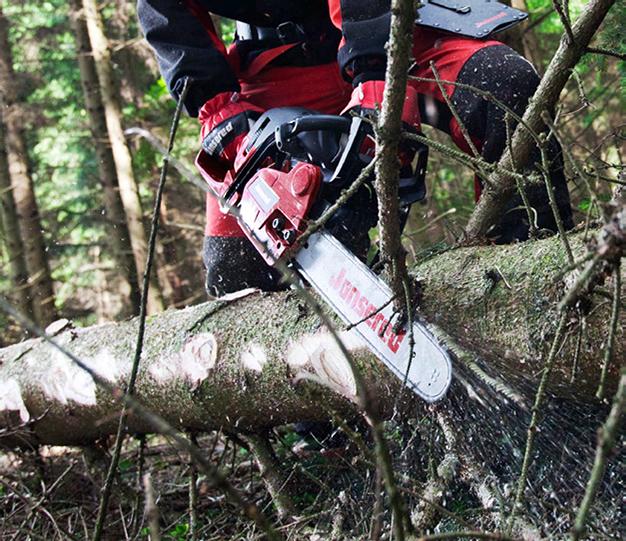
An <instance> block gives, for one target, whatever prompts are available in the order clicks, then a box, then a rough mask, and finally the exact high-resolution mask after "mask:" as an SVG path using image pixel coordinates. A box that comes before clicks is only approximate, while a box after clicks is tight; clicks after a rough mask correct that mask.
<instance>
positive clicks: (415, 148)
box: [342, 80, 428, 204]
mask: <svg viewBox="0 0 626 541" xmlns="http://www.w3.org/2000/svg"><path fill="white" fill-rule="evenodd" d="M384 90H385V82H384V81H380V80H368V81H364V82H362V83H359V84H358V86H356V87H355V88H354V90H353V91H352V97H351V99H350V102H349V103H348V105H347V106H346V107H345V109H344V110H343V111H342V114H350V113H354V114H357V115H360V116H364V117H370V118H372V117H375V116H376V111H380V109H381V108H382V103H383V93H384ZM402 124H403V129H404V131H407V132H410V133H414V134H419V133H421V123H420V112H419V102H418V94H417V91H416V90H415V89H414V88H413V87H412V86H410V85H409V86H407V89H406V94H405V98H404V107H403V110H402ZM371 146H372V148H369V149H361V154H362V155H363V154H368V155H371V156H372V157H373V156H374V144H373V141H372V142H371ZM416 156H419V157H418V159H417V160H416V159H415V158H416ZM427 157H428V149H427V148H426V147H425V146H424V145H422V144H421V143H417V142H415V141H411V140H408V139H401V140H400V144H399V146H398V159H399V161H400V167H401V169H400V186H399V188H400V193H399V195H400V200H401V203H402V204H411V203H413V202H415V201H419V200H421V199H423V198H424V196H425V195H426V191H425V184H424V175H425V172H426V160H427Z"/></svg>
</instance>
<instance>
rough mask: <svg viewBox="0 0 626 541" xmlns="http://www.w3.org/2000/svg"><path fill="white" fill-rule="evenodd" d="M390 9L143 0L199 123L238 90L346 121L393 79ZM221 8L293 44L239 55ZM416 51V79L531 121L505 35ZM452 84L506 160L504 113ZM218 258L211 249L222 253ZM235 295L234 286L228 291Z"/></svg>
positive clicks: (160, 49) (557, 176) (447, 116)
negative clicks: (226, 41) (367, 87)
mask: <svg viewBox="0 0 626 541" xmlns="http://www.w3.org/2000/svg"><path fill="white" fill-rule="evenodd" d="M389 5H390V2H389V0H328V1H326V0H310V1H306V0H302V1H300V2H293V1H291V0H282V1H281V0H257V1H250V0H246V1H233V0H228V1H224V0H184V1H178V0H139V2H138V13H139V19H140V23H141V25H142V27H143V29H144V32H145V35H146V38H147V40H148V42H149V43H150V44H151V45H152V46H153V48H154V49H155V51H156V53H157V57H158V60H159V65H160V67H161V71H162V73H163V76H164V78H165V80H166V83H167V85H168V88H169V89H170V91H171V92H172V94H173V95H174V96H175V97H178V93H179V91H180V89H181V86H182V81H183V80H184V78H185V77H187V76H188V77H191V78H192V80H193V82H192V86H191V91H190V93H189V95H188V98H187V100H186V102H185V106H186V109H187V111H188V112H189V114H191V115H192V116H195V115H197V114H198V111H199V110H200V109H201V107H202V105H203V104H204V103H205V102H206V101H207V100H210V99H211V98H213V97H214V96H215V95H217V94H219V93H221V92H226V91H236V92H239V93H240V96H241V97H242V99H243V100H245V101H246V102H250V103H252V104H254V106H256V107H258V108H261V109H269V108H272V107H278V106H301V107H307V108H310V109H314V110H318V111H320V112H324V113H330V114H339V113H340V111H342V109H343V108H344V107H345V106H346V104H347V103H348V101H349V99H350V93H351V91H352V85H351V83H354V84H358V83H360V82H362V81H365V80H368V79H383V78H384V69H385V59H386V52H385V43H386V41H387V39H388V36H389V25H390V13H389ZM209 11H210V12H212V13H215V14H217V15H221V16H224V17H228V18H232V19H236V20H239V21H244V22H246V23H250V24H252V25H258V26H261V27H269V28H271V29H279V30H281V32H280V34H281V36H282V37H281V38H277V37H276V35H275V33H272V32H269V35H270V36H272V37H271V38H270V39H267V40H263V39H261V40H236V41H235V43H234V44H233V45H232V46H231V47H230V48H229V49H228V50H227V49H226V48H225V47H224V45H223V44H222V42H221V40H220V39H219V38H218V36H217V34H216V32H215V29H214V28H213V24H212V22H211V18H210V16H209V14H208V12H209ZM303 35H304V36H306V37H304V38H303ZM294 36H295V37H294ZM413 55H414V58H415V66H416V67H415V68H414V69H413V71H412V75H416V76H419V77H424V78H431V79H432V78H433V72H432V68H431V63H433V64H434V65H435V66H436V69H437V71H438V73H439V76H440V77H441V79H442V80H447V81H455V82H459V83H464V84H466V85H471V86H474V87H478V88H481V89H483V90H486V91H488V92H490V93H492V94H493V95H494V96H495V97H496V98H498V99H499V100H500V101H501V102H503V103H505V104H506V105H507V106H508V107H509V108H511V109H512V110H513V111H515V112H516V113H518V114H519V115H520V116H521V115H522V114H523V111H524V109H525V107H526V105H527V103H528V100H529V98H530V97H531V96H532V94H533V92H534V90H535V88H536V86H537V84H538V82H539V77H538V76H537V73H536V71H535V70H534V68H533V67H532V66H531V65H530V63H528V62H527V61H526V60H525V59H524V58H522V57H521V56H520V55H518V54H517V53H516V52H515V51H513V50H512V49H510V48H509V47H507V46H505V45H503V44H502V43H500V42H498V41H494V40H489V39H487V40H477V39H471V38H466V37H461V36H458V35H452V34H445V33H442V32H437V31H434V30H430V29H425V28H420V27H416V30H415V35H414V46H413ZM410 84H411V85H412V86H413V87H414V88H415V90H416V91H417V93H418V95H419V101H420V111H421V117H422V121H423V122H424V123H426V124H429V125H433V126H435V127H437V128H438V129H442V130H443V131H445V132H447V133H449V134H450V135H451V137H452V139H453V141H454V142H455V143H456V144H457V146H459V147H460V148H461V149H462V150H464V151H466V152H468V151H469V148H468V145H467V143H466V141H465V139H464V138H463V136H462V134H461V131H460V129H459V126H458V125H457V122H456V120H455V119H454V117H453V115H452V114H451V112H450V110H449V109H448V107H447V105H446V103H445V100H444V99H443V96H442V95H441V91H440V89H439V87H438V85H437V84H436V83H435V82H416V81H411V82H410ZM444 88H445V91H446V93H447V94H448V96H449V97H450V98H451V100H452V103H453V104H454V106H455V108H456V110H457V112H458V113H459V116H460V117H461V119H462V121H463V123H464V124H465V125H466V126H467V128H468V131H469V133H470V136H471V138H472V140H473V142H474V143H475V145H476V147H477V148H478V149H479V151H480V152H481V153H482V155H483V157H485V159H487V160H488V161H496V160H497V159H498V158H499V156H500V155H501V153H502V152H503V150H504V145H505V143H506V127H505V124H504V113H503V112H502V111H501V110H500V109H498V108H497V107H496V106H494V105H493V103H492V102H488V101H485V100H484V99H482V97H481V96H479V95H477V94H476V93H474V92H472V91H471V90H467V89H462V88H460V87H456V86H454V85H446V86H445V87H444ZM550 157H551V159H552V164H551V171H550V173H551V177H552V182H553V184H554V186H555V189H556V193H557V200H558V202H559V206H560V209H561V214H562V217H563V220H564V223H565V225H566V226H571V225H572V218H571V209H570V205H569V194H568V190H567V185H566V181H565V178H564V176H563V170H562V163H561V158H560V149H558V147H557V146H556V144H555V147H554V148H553V149H552V152H551V153H550ZM537 161H539V160H538V159H537ZM478 188H479V187H477V193H479V189H478ZM530 192H531V193H529V197H530V199H531V202H532V203H533V206H534V207H535V208H536V211H537V222H538V225H539V227H540V228H547V229H551V230H553V231H554V230H555V229H556V227H555V223H554V219H553V216H552V212H551V211H550V208H549V205H548V198H547V194H546V193H545V190H544V189H543V188H534V189H532V190H530ZM520 203H521V201H520V200H519V197H514V198H513V199H512V200H511V202H510V205H509V211H508V212H507V213H506V214H505V215H504V216H503V217H502V220H501V222H500V224H499V225H498V226H497V227H496V228H495V229H494V231H493V232H492V233H493V237H494V238H496V239H497V241H498V242H510V241H512V240H515V239H521V240H523V239H525V238H527V235H528V223H527V218H526V212H525V210H523V209H519V208H517V207H519V206H520ZM241 234H242V233H241V231H240V230H239V228H238V226H237V225H236V222H235V221H234V219H232V218H231V217H229V216H224V215H223V214H221V213H220V212H219V210H218V208H217V204H216V203H215V202H214V201H213V200H210V201H209V202H208V204H207V235H208V237H209V238H210V239H211V238H222V239H224V238H226V237H231V238H232V237H239V236H241ZM212 242H213V241H209V242H208V244H212ZM215 242H216V243H217V244H215ZM215 242H213V244H215V245H219V249H218V250H217V252H219V253H217V252H216V251H215V250H213V252H216V253H208V254H207V253H206V251H207V248H206V244H205V262H207V261H208V260H210V261H208V262H209V265H211V264H213V265H214V264H215V261H217V260H224V259H225V257H224V256H223V253H224V250H223V246H222V245H223V244H224V241H223V240H220V241H215ZM237 246H238V248H237V250H239V251H241V250H243V244H242V245H241V246H240V244H239V243H238V244H237ZM208 251H209V252H211V249H210V247H209V249H208ZM253 254H254V252H253V251H251V252H250V253H248V254H247V255H246V257H250V258H252V259H254V258H253ZM226 259H227V258H226ZM237 259H238V258H234V260H233V261H224V267H223V268H219V269H218V270H217V271H216V274H217V275H219V276H221V277H222V278H224V277H226V276H229V274H231V273H229V268H231V267H232V269H231V270H232V271H233V272H234V274H240V271H241V266H240V265H239V263H237V261H236V260H237ZM259 264H260V259H259V260H255V263H254V265H259ZM238 265H239V266H238ZM229 266H230V267H229ZM209 273H211V267H210V266H209ZM248 285H255V284H252V283H250V284H248ZM228 288H229V285H228V284H225V285H224V288H222V289H223V290H226V289H228ZM216 289H217V290H220V288H216Z"/></svg>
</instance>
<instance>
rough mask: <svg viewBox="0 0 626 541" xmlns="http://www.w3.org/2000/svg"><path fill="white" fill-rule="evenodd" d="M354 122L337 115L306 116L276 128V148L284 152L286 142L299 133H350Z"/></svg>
mask: <svg viewBox="0 0 626 541" xmlns="http://www.w3.org/2000/svg"><path fill="white" fill-rule="evenodd" d="M351 125H352V120H351V119H349V118H346V117H343V116H336V115H306V116H302V117H300V118H297V119H295V120H291V121H289V122H285V123H284V124H281V125H280V126H278V127H277V128H276V147H277V148H278V150H282V148H283V145H284V142H285V141H286V140H287V139H290V138H292V137H294V136H296V135H298V134H299V133H302V132H308V131H336V132H341V133H350V126H351Z"/></svg>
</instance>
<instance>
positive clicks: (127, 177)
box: [83, 0, 163, 313]
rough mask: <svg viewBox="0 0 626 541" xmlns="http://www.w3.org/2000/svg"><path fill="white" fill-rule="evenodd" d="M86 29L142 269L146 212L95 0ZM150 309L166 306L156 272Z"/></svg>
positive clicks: (89, 2)
mask: <svg viewBox="0 0 626 541" xmlns="http://www.w3.org/2000/svg"><path fill="white" fill-rule="evenodd" d="M83 7H84V11H85V19H86V23H87V30H88V33H89V39H90V42H91V50H92V51H93V58H94V62H95V65H96V72H97V75H98V81H99V87H100V94H101V97H102V103H103V105H104V113H105V119H106V125H107V132H108V136H109V140H110V142H111V151H112V153H113V159H114V162H115V169H116V171H117V180H118V182H119V187H120V196H121V198H122V202H123V204H124V211H125V212H126V218H127V223H128V229H129V232H130V242H131V245H132V247H133V254H134V257H135V264H136V266H137V270H138V272H139V273H140V278H139V279H140V281H141V273H143V270H144V268H145V264H146V258H147V253H148V242H147V239H146V232H145V229H144V224H143V212H142V207H141V200H140V198H139V191H138V187H137V182H136V180H135V175H134V173H133V164H132V159H131V155H130V150H129V149H128V145H127V144H126V139H125V137H124V130H123V127H122V112H121V108H120V103H119V98H118V95H117V93H116V91H115V84H114V80H113V70H112V65H111V53H110V50H109V44H108V41H107V38H106V36H105V34H104V29H103V23H102V18H101V16H100V13H99V12H98V7H97V4H96V0H83ZM151 284H152V285H151V287H150V294H149V298H148V311H149V313H154V312H157V311H160V310H162V309H163V300H162V298H161V294H160V288H159V284H158V280H157V279H156V275H153V277H152V278H151Z"/></svg>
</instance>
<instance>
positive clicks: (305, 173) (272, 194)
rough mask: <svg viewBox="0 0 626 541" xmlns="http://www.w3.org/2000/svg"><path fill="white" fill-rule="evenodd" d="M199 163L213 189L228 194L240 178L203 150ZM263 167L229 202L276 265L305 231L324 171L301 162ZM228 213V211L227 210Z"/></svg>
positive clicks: (215, 191) (251, 238) (249, 234)
mask: <svg viewBox="0 0 626 541" xmlns="http://www.w3.org/2000/svg"><path fill="white" fill-rule="evenodd" d="M196 165H197V166H198V169H199V170H200V172H201V174H202V176H203V178H204V179H205V180H206V181H207V183H208V185H209V187H210V188H211V190H212V191H213V192H214V193H215V194H216V195H217V196H219V197H222V198H223V197H224V196H225V195H226V194H227V192H228V190H229V188H230V187H231V185H232V184H233V182H234V181H235V179H236V173H237V171H236V172H235V175H233V173H232V172H231V171H227V170H223V169H221V168H220V167H219V166H216V164H215V162H214V161H213V160H210V159H207V155H206V154H204V153H202V152H201V153H200V154H199V155H198V158H197V160H196ZM270 165H272V164H269V163H268V167H263V168H262V169H259V170H258V171H257V172H256V173H255V174H254V175H253V176H252V178H250V180H248V181H247V182H246V184H245V187H244V188H243V190H242V191H241V193H240V192H235V193H234V194H233V195H232V196H231V197H230V199H229V200H228V201H227V203H228V204H229V205H232V206H236V207H237V208H238V210H239V213H238V214H239V216H238V217H237V220H238V221H239V223H240V224H242V229H243V232H244V233H245V234H246V236H247V237H248V238H249V239H250V240H251V241H252V243H253V244H257V243H259V242H260V243H261V244H263V245H264V247H265V249H264V250H259V252H260V254H261V255H262V256H263V259H265V261H266V262H267V263H268V264H269V265H274V264H275V263H276V261H278V260H279V259H280V258H281V257H282V256H283V255H284V254H285V252H286V251H287V250H289V249H290V248H291V247H292V246H294V245H295V244H296V243H297V240H298V238H299V237H300V235H302V233H304V231H305V229H306V224H307V219H306V217H307V215H308V214H309V212H310V210H311V207H312V206H313V204H314V203H315V201H316V199H317V196H318V194H319V191H320V187H321V185H322V171H321V169H320V168H319V167H317V166H316V165H312V164H309V163H304V162H297V163H296V164H295V165H294V166H293V167H291V165H286V166H284V167H283V169H282V170H278V169H274V168H272V167H270ZM224 212H228V210H227V209H224Z"/></svg>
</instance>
